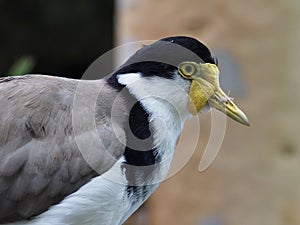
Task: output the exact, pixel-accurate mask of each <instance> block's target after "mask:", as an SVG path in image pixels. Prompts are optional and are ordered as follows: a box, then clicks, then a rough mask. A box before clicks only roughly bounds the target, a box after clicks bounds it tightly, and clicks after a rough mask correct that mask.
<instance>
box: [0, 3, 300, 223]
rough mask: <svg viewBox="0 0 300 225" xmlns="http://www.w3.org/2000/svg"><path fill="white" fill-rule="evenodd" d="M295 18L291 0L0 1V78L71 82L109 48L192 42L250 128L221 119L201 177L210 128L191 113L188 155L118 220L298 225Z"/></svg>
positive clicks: (299, 67)
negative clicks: (196, 123) (216, 66)
mask: <svg viewBox="0 0 300 225" xmlns="http://www.w3.org/2000/svg"><path fill="white" fill-rule="evenodd" d="M299 21H300V2H299V1H296V0H285V1H283V0H272V1H271V0H253V1H246V0H239V1H237V0H228V1H222V0H211V1H204V0H184V1H183V0H117V1H112V0H101V1H97V0H85V1H81V0H73V1H70V0H59V1H58V0H52V1H48V2H46V1H38V0H27V1H21V0H14V1H11V0H0V30H1V35H0V74H1V75H2V76H5V75H16V74H24V73H43V74H53V75H61V76H65V77H74V78H80V77H81V75H82V74H83V72H84V71H85V70H86V69H87V67H88V66H89V65H90V64H91V63H92V62H93V61H94V60H95V59H96V58H97V57H98V56H100V55H101V54H103V53H105V52H106V51H108V50H110V49H111V48H113V47H114V46H118V45H120V44H124V43H128V42H132V41H139V40H156V39H160V38H162V37H166V36H171V35H189V36H193V37H195V38H197V39H199V40H201V41H203V42H204V43H206V44H207V45H208V46H210V48H211V49H213V52H214V53H215V55H217V57H218V58H219V63H220V67H221V72H222V76H221V85H222V86H224V89H226V90H230V93H231V95H232V96H234V97H235V100H236V102H237V103H238V105H239V106H240V107H241V108H242V109H243V110H244V111H245V112H246V113H247V115H248V117H249V119H250V121H251V127H249V128H247V127H244V126H241V125H239V124H237V123H235V122H232V121H231V120H228V122H227V130H226V135H225V139H224V142H223V145H222V148H221V152H220V153H219V155H218V156H217V158H216V160H215V161H214V162H213V164H212V165H211V166H210V167H209V168H208V169H207V170H205V171H204V172H202V173H200V172H199V171H198V165H199V161H200V159H201V156H202V154H203V150H204V149H205V147H206V144H207V141H208V137H209V134H210V126H211V124H210V115H209V114H205V115H201V119H200V126H201V132H200V139H199V143H198V146H197V149H196V151H195V153H194V154H193V156H192V158H191V159H190V160H189V162H188V163H187V164H186V166H185V167H184V168H183V169H182V170H180V172H178V173H177V174H176V175H174V176H172V177H171V178H170V179H168V180H167V181H165V182H164V183H163V184H162V185H161V186H160V187H159V188H158V190H157V191H156V192H155V193H154V194H153V195H152V196H151V198H150V199H149V200H148V201H147V202H146V204H145V205H144V206H143V207H142V208H141V209H140V210H139V211H138V212H137V213H135V215H134V216H133V217H131V218H130V220H129V221H128V222H127V223H126V224H127V225H166V224H173V225H183V224H184V225H240V224H243V225H254V224H263V225H299V224H300V214H299V211H300V176H299V171H300V138H299V137H298V135H299V130H300V122H299V115H300V104H299V103H300V94H299V93H298V89H299V86H298V85H299V84H300V76H299V73H298V71H300V63H299V58H300V45H299V41H300V26H299ZM123 54H124V55H126V52H124V53H123ZM189 123H191V122H189ZM187 132H190V133H192V132H194V131H193V130H188V131H187ZM185 148H186V149H188V148H189V146H185ZM176 151H185V149H184V148H182V149H177V150H176Z"/></svg>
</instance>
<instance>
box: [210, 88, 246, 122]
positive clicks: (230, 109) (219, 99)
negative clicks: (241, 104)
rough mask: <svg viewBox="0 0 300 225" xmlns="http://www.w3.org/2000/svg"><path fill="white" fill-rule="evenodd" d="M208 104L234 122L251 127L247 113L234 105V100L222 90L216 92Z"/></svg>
mask: <svg viewBox="0 0 300 225" xmlns="http://www.w3.org/2000/svg"><path fill="white" fill-rule="evenodd" d="M208 103H209V105H210V106H211V107H214V108H215V109H217V110H219V111H221V112H223V113H225V114H226V115H227V116H229V117H230V118H232V119H233V120H235V121H237V122H239V123H241V124H244V125H247V126H250V123H249V120H248V118H247V116H246V115H245V113H244V112H243V111H242V110H240V109H239V108H238V107H237V106H236V105H235V104H234V103H233V101H232V99H231V98H229V97H228V96H227V95H226V94H225V93H224V91H223V90H222V89H221V88H218V89H216V90H215V92H214V94H213V95H212V96H211V97H210V98H209V99H208Z"/></svg>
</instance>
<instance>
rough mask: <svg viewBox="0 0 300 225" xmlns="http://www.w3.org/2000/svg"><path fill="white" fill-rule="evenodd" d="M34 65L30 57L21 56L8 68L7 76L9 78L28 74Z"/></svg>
mask: <svg viewBox="0 0 300 225" xmlns="http://www.w3.org/2000/svg"><path fill="white" fill-rule="evenodd" d="M34 65H35V60H34V58H33V57H32V56H28V55H27V56H22V57H20V58H18V59H17V60H16V61H15V63H14V64H13V65H12V66H11V67H10V69H9V71H8V74H9V75H10V76H17V75H24V74H28V73H30V72H31V71H32V70H33V68H34Z"/></svg>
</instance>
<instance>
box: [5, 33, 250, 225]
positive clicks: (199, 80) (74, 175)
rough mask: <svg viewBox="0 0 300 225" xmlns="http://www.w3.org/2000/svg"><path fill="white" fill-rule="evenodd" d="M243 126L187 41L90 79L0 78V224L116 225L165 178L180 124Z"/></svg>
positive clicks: (199, 51)
mask: <svg viewBox="0 0 300 225" xmlns="http://www.w3.org/2000/svg"><path fill="white" fill-rule="evenodd" d="M210 107H214V108H216V109H218V110H220V111H222V112H224V113H226V114H227V115H228V116H229V117H231V118H233V119H234V120H236V121H238V122H240V123H242V124H246V125H248V124H249V123H248V120H247V117H246V116H245V114H244V113H243V112H242V111H241V110H240V109H239V108H238V107H237V106H236V105H235V104H234V103H233V101H232V99H231V98H230V97H228V96H227V95H226V94H225V93H224V92H223V91H222V89H221V88H220V85H219V70H218V67H217V62H216V59H215V58H214V57H213V56H212V54H211V52H210V51H209V49H208V48H207V47H206V46H205V45H204V44H202V43H201V42H199V41H197V40H196V39H193V38H190V37H183V36H180V37H168V38H164V39H161V40H159V41H156V42H154V43H152V44H150V45H146V46H143V47H142V48H141V49H140V50H138V51H137V52H136V53H135V54H134V55H133V56H131V57H130V58H129V60H127V62H125V64H124V65H122V66H121V67H120V68H119V69H117V70H116V71H115V72H113V73H112V74H109V75H108V76H107V77H105V78H103V79H98V80H94V81H91V80H72V79H66V78H59V77H51V76H46V75H26V76H16V77H6V78H1V79H0V223H9V224H30V225H33V224H35V225H47V224H49V225H50V224H51V225H75V224H76V225H77V224H78V225H83V224H85V225H89V224H91V225H96V224H97V225H119V224H122V223H124V221H125V220H126V219H127V218H128V217H129V216H130V215H131V214H132V213H133V212H134V211H136V210H137V209H138V207H139V206H140V205H141V204H142V203H143V202H144V201H145V200H146V199H147V198H148V197H149V196H150V194H151V193H152V192H153V191H154V190H155V189H156V188H157V186H158V184H159V183H160V182H162V181H163V179H164V178H165V176H166V175H167V172H168V169H169V166H170V162H171V160H172V154H173V151H174V148H175V146H176V141H177V139H178V137H179V135H180V132H181V130H182V127H183V124H184V121H185V120H186V119H187V118H189V117H191V116H192V115H197V114H198V113H199V112H202V111H207V110H209V109H210Z"/></svg>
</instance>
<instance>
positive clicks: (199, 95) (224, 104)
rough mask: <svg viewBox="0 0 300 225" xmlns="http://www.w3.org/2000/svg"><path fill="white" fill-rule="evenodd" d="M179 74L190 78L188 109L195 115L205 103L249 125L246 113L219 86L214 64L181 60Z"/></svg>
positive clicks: (217, 70) (217, 71)
mask: <svg viewBox="0 0 300 225" xmlns="http://www.w3.org/2000/svg"><path fill="white" fill-rule="evenodd" d="M178 72H179V74H180V75H181V76H182V77H183V78H185V79H189V80H191V81H192V82H191V86H190V90H189V97H190V102H189V111H190V113H191V114H193V115H196V114H197V113H198V112H199V111H200V110H201V109H202V108H203V107H204V106H205V105H206V104H207V103H208V104H209V105H210V106H211V107H214V108H216V109H217V110H219V111H221V112H223V113H225V114H226V115H227V116H229V117H230V118H232V119H234V120H236V121H238V122H239V123H242V124H245V125H249V121H248V119H247V117H246V115H245V114H244V113H243V112H242V111H241V110H240V109H239V108H238V107H237V106H236V105H235V104H234V103H233V101H232V99H231V98H229V97H228V96H227V95H226V94H225V93H224V91H223V90H222V89H221V87H220V82H219V74H220V72H219V69H218V67H217V66H216V65H215V64H211V63H200V64H199V63H196V62H182V63H180V64H179V66H178Z"/></svg>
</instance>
